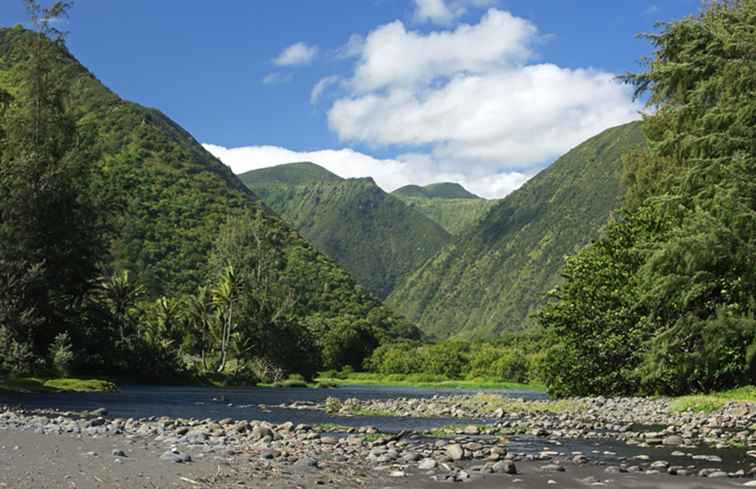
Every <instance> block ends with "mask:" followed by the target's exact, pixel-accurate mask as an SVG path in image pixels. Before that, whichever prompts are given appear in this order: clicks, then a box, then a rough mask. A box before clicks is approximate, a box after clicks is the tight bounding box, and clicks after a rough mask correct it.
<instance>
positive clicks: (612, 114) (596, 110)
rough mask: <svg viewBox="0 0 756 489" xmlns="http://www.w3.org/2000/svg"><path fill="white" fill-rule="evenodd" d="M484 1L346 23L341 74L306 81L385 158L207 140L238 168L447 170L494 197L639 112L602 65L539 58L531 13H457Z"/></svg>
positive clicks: (335, 126)
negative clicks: (470, 17) (361, 24)
mask: <svg viewBox="0 0 756 489" xmlns="http://www.w3.org/2000/svg"><path fill="white" fill-rule="evenodd" d="M490 3H491V1H490V0H456V1H455V0H446V1H439V0H436V1H431V0H416V2H415V4H416V7H417V10H416V20H424V21H428V22H433V23H435V24H440V25H446V26H447V27H440V28H434V30H431V31H427V30H423V31H419V30H413V29H411V28H408V27H406V26H405V25H404V24H403V23H402V22H401V21H394V22H391V23H388V24H385V25H381V26H378V27H376V28H375V29H373V30H372V31H371V32H369V33H367V34H366V35H364V36H363V35H353V36H352V37H351V38H350V40H349V42H348V43H347V44H346V45H345V46H344V47H342V48H341V49H340V50H339V51H338V53H337V55H336V56H337V57H340V58H341V59H352V60H353V66H352V68H351V69H350V71H349V72H348V74H346V75H344V74H340V75H338V76H337V75H336V74H334V75H332V76H327V77H324V78H321V79H320V81H318V83H317V84H316V85H314V86H313V88H312V90H311V94H310V100H311V102H312V103H317V102H318V101H319V100H322V96H323V94H324V93H325V91H326V90H329V94H330V95H333V96H331V97H329V101H330V102H329V105H328V106H327V107H328V108H327V121H328V124H329V127H330V129H331V130H332V131H333V132H334V133H335V134H336V135H337V136H338V137H339V139H340V140H341V142H342V143H343V145H344V146H345V147H348V146H349V145H350V144H352V143H355V144H359V146H360V147H361V148H371V149H372V148H381V149H384V150H388V151H393V152H394V154H396V155H397V156H395V157H394V158H390V159H378V158H374V157H371V156H370V155H367V154H364V153H361V152H357V151H354V150H351V149H334V150H323V151H312V152H297V151H290V150H287V149H285V148H280V147H272V146H249V147H242V148H220V147H216V146H207V148H208V149H209V150H210V151H211V152H213V153H214V154H216V156H218V157H219V158H220V159H221V160H223V161H224V162H225V163H226V164H228V165H230V166H231V168H232V169H233V171H235V172H236V173H239V172H242V171H246V170H249V169H253V168H261V167H265V166H271V165H274V164H280V163H288V162H292V161H302V160H307V161H313V162H315V163H317V164H320V165H322V166H324V167H325V168H328V169H329V170H331V171H332V172H334V173H336V174H338V175H341V176H343V177H357V176H372V177H373V178H374V179H375V180H376V182H377V183H378V184H379V185H380V186H381V187H383V188H384V189H386V190H389V191H390V190H393V189H395V188H397V187H399V186H402V185H406V184H409V183H414V184H419V185H425V184H428V183H435V182H442V181H456V182H459V183H461V184H463V185H464V186H465V187H467V188H469V189H470V190H471V191H473V192H475V193H477V194H478V195H481V196H484V197H502V196H504V195H506V194H508V193H509V192H511V191H512V190H514V189H515V188H517V187H519V186H520V185H521V184H522V183H524V182H525V181H526V180H527V179H528V178H530V177H531V176H532V175H533V174H535V173H536V172H537V171H538V170H539V169H541V168H543V167H544V166H546V165H547V164H548V163H549V162H550V161H553V160H554V159H556V157H558V156H559V155H561V154H563V153H565V152H566V151H568V150H569V149H571V148H573V147H574V146H576V145H577V144H579V143H581V142H582V141H584V140H586V139H588V138H589V137H591V136H593V135H595V134H598V133H599V132H601V131H603V130H604V129H607V128H609V127H612V126H615V125H619V124H622V123H625V122H629V121H631V120H635V119H638V118H639V111H640V109H641V107H640V105H639V104H637V103H635V102H634V101H633V99H632V90H631V89H630V88H629V87H627V86H624V85H622V84H621V83H619V82H618V81H617V80H616V79H615V76H614V75H613V74H612V73H608V72H605V71H602V70H600V69H592V68H589V67H586V68H582V69H581V68H574V67H571V68H566V67H561V66H557V65H555V64H551V63H548V62H545V61H544V60H541V59H539V57H538V53H537V50H536V46H537V45H538V44H539V43H540V42H542V41H543V39H544V38H545V37H546V36H544V35H543V34H541V33H540V32H539V31H538V28H537V27H536V26H535V25H534V24H533V23H532V22H529V21H528V20H526V19H523V18H519V17H516V16H514V15H512V14H511V13H509V12H506V11H503V10H500V9H497V8H490V9H489V10H488V11H487V12H486V13H484V14H483V15H482V16H481V17H480V18H479V20H478V21H477V22H473V23H460V22H459V19H460V17H461V16H462V15H463V14H464V13H465V12H469V9H470V8H471V7H480V6H483V5H487V4H490ZM444 19H447V20H444ZM303 46H304V47H306V46H305V45H303ZM287 51H288V49H287ZM283 54H284V53H282V55H283ZM313 56H314V55H313Z"/></svg>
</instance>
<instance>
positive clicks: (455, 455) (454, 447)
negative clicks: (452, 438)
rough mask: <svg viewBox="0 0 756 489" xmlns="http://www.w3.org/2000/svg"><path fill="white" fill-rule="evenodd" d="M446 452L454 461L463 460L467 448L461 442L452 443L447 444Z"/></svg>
mask: <svg viewBox="0 0 756 489" xmlns="http://www.w3.org/2000/svg"><path fill="white" fill-rule="evenodd" d="M446 454H447V455H448V456H449V458H450V459H452V460H454V461H457V460H462V459H463V458H465V449H464V448H462V445H460V444H459V443H452V444H451V445H447V447H446Z"/></svg>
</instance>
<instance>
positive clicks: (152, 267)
mask: <svg viewBox="0 0 756 489" xmlns="http://www.w3.org/2000/svg"><path fill="white" fill-rule="evenodd" d="M32 36H33V33H32V32H30V31H28V30H26V29H23V28H21V27H14V28H6V29H0V88H3V89H5V90H7V91H8V92H10V93H11V94H13V92H14V90H17V87H18V86H19V80H20V76H21V75H20V73H21V67H22V66H23V65H24V63H26V62H27V60H28V57H29V52H30V49H29V45H30V43H31V39H32ZM52 49H55V50H56V53H55V59H54V62H55V64H56V66H55V70H56V76H59V77H60V79H61V80H62V81H63V82H64V83H66V84H67V86H68V87H69V97H68V99H67V100H66V101H65V102H66V104H67V106H68V108H69V109H70V110H71V111H73V113H74V114H75V116H76V119H77V123H78V125H79V126H80V127H81V128H82V130H83V131H84V132H85V133H86V134H90V135H91V136H92V140H93V141H94V142H95V143H94V144H95V146H96V147H95V148H94V149H95V152H96V154H97V159H96V160H97V161H99V162H100V165H101V170H102V175H103V178H104V180H105V185H106V186H107V187H108V189H109V198H110V199H111V201H112V203H113V204H115V206H116V207H118V208H119V209H120V210H119V212H118V217H117V223H116V226H115V228H116V229H117V230H118V232H117V236H116V238H115V240H114V241H113V242H112V244H111V253H112V262H111V263H110V267H109V268H111V269H114V270H129V271H130V272H131V277H132V278H134V279H136V281H137V282H139V283H141V284H144V286H145V287H146V289H147V290H148V295H149V296H151V297H158V296H160V295H171V296H176V295H180V294H184V293H193V292H194V291H195V290H196V288H197V287H198V286H199V285H201V284H203V283H204V282H205V280H206V275H207V268H208V263H207V260H208V255H209V254H210V252H211V250H212V249H213V246H214V245H213V243H214V241H215V240H216V238H217V237H218V232H219V229H220V228H221V226H222V225H223V224H224V222H225V221H226V220H227V219H228V218H229V217H231V216H238V215H241V214H242V213H244V212H245V211H252V212H253V213H254V212H255V211H261V212H262V213H263V214H264V217H263V219H264V226H267V227H268V229H271V230H273V229H275V230H276V233H278V234H279V235H280V234H283V235H284V236H285V239H283V240H281V241H280V242H279V243H278V244H276V245H275V246H277V248H276V250H277V251H278V252H279V253H280V255H279V256H278V257H277V258H276V260H277V263H278V264H279V266H280V270H279V272H280V275H281V277H285V280H286V281H287V283H288V284H289V285H291V286H292V287H293V289H294V290H295V292H296V299H297V308H298V311H299V314H301V315H302V316H306V317H309V316H310V315H318V317H320V318H323V317H325V318H329V317H336V316H339V315H342V314H345V313H349V314H351V315H353V316H356V317H361V318H367V317H368V315H371V317H373V318H378V317H380V318H381V321H380V324H381V325H382V327H383V326H386V327H392V326H391V325H394V324H396V323H398V321H399V320H398V319H397V318H396V317H395V316H394V315H392V314H391V313H390V312H388V311H387V310H386V309H385V308H384V307H383V306H382V305H381V304H380V302H379V301H377V300H376V299H374V298H372V297H371V296H370V295H369V294H368V293H367V292H365V291H364V290H363V289H362V288H361V287H358V286H357V285H356V283H355V281H354V280H353V279H352V277H351V276H350V275H349V274H348V273H347V272H345V271H344V270H343V269H342V268H340V267H339V266H338V265H337V264H336V263H334V262H333V261H332V260H330V259H329V258H327V257H326V256H324V255H323V254H321V253H319V252H318V251H316V250H315V249H314V248H313V247H312V246H311V245H310V244H309V243H308V242H307V241H305V240H304V239H303V238H302V237H301V236H300V235H299V234H298V233H297V232H296V231H294V230H293V229H291V228H290V227H289V226H288V225H286V224H285V223H284V222H283V221H281V220H280V219H279V218H278V217H277V216H275V215H273V214H272V213H270V211H269V210H268V209H266V208H265V207H264V206H263V205H262V204H261V202H260V201H259V200H258V198H257V197H256V196H255V194H254V193H253V192H252V191H250V190H249V189H248V188H247V187H246V186H245V185H244V184H243V183H242V182H241V181H240V180H239V179H238V178H237V177H236V176H235V175H234V174H233V173H232V172H231V171H230V169H229V168H228V167H227V166H225V165H224V164H223V163H221V162H220V161H219V160H218V159H217V158H215V157H214V156H212V155H211V154H210V153H208V152H207V151H206V150H205V149H204V148H203V147H202V146H201V145H200V144H198V143H197V141H196V140H195V139H194V138H193V137H192V136H191V135H190V134H189V133H188V132H187V131H185V130H184V129H183V128H181V127H180V126H179V125H178V124H176V123H175V122H173V121H172V120H170V119H169V118H168V117H166V116H165V115H164V114H162V113H161V112H159V111H157V110H155V109H150V108H146V107H143V106H141V105H138V104H135V103H131V102H127V101H124V100H122V99H121V98H119V97H118V95H116V94H115V93H113V92H112V91H110V90H109V89H108V88H106V87H105V86H104V85H103V84H102V83H101V82H100V81H99V80H97V78H96V77H95V76H94V75H93V74H92V73H90V72H89V71H88V70H87V69H86V68H85V67H83V66H82V65H81V64H79V62H78V61H77V60H76V59H75V58H74V57H73V56H72V55H71V54H70V53H69V52H68V51H67V50H66V49H65V48H64V47H53V48H52ZM441 231H442V230H441ZM273 234H275V233H273ZM437 234H438V236H437V237H436V236H434V237H432V238H430V239H429V242H430V243H433V245H434V246H436V247H438V246H440V245H441V244H443V243H445V239H446V236H445V235H444V234H443V232H440V233H437Z"/></svg>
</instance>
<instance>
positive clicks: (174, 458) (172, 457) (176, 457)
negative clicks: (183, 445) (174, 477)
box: [160, 450, 192, 464]
mask: <svg viewBox="0 0 756 489" xmlns="http://www.w3.org/2000/svg"><path fill="white" fill-rule="evenodd" d="M160 459H161V460H166V461H168V462H171V463H174V464H184V463H188V462H191V461H192V456H191V455H189V454H188V453H183V452H179V451H178V450H168V451H167V452H165V453H163V454H162V455H161V456H160Z"/></svg>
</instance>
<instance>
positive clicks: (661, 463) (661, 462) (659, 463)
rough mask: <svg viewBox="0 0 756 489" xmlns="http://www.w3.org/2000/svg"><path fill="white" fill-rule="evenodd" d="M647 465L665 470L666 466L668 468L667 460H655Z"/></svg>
mask: <svg viewBox="0 0 756 489" xmlns="http://www.w3.org/2000/svg"><path fill="white" fill-rule="evenodd" d="M649 467H651V468H652V469H656V470H667V468H669V462H667V461H666V460H657V461H656V462H653V463H652V464H651V465H649Z"/></svg>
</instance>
